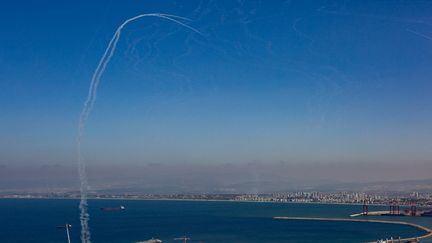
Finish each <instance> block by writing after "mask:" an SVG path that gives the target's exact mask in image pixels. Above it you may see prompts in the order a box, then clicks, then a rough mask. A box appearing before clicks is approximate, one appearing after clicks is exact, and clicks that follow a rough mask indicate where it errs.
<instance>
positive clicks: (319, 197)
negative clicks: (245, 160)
mask: <svg viewBox="0 0 432 243" xmlns="http://www.w3.org/2000/svg"><path fill="white" fill-rule="evenodd" d="M79 196H80V195H79V193H78V192H70V193H64V192H63V193H15V194H0V198H65V199H67V198H70V199H73V198H79ZM89 198H90V199H92V198H93V199H135V200H158V199H166V200H227V201H250V202H280V203H334V204H344V203H345V204H368V205H369V204H371V205H372V204H376V205H390V204H394V203H395V202H397V204H398V205H413V204H415V205H417V206H432V193H418V192H413V193H408V194H400V193H399V194H396V193H394V194H389V193H373V194H372V193H364V192H309V191H304V192H303V191H298V192H286V193H271V194H206V193H202V194H200V193H196V194H141V193H128V194H122V193H93V194H90V195H89Z"/></svg>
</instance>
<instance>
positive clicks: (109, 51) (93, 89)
mask: <svg viewBox="0 0 432 243" xmlns="http://www.w3.org/2000/svg"><path fill="white" fill-rule="evenodd" d="M144 17H158V18H162V19H167V20H169V21H172V22H174V23H177V24H179V25H181V26H183V27H186V28H188V29H190V30H192V31H194V32H196V33H199V34H201V33H200V32H199V31H198V30H196V29H195V28H193V27H191V26H189V25H187V24H185V23H183V22H181V21H182V20H183V21H184V20H189V19H187V18H183V17H180V16H176V15H170V14H161V13H147V14H140V15H137V16H135V17H132V18H130V19H127V20H126V21H124V22H123V23H122V24H121V25H120V26H119V27H118V28H117V30H116V31H115V33H114V35H113V37H112V38H111V40H110V42H109V44H108V46H107V48H106V49H105V52H104V54H103V55H102V57H101V59H100V60H99V64H98V66H97V67H96V69H95V71H94V73H93V76H92V79H91V82H90V87H89V91H88V96H87V99H86V101H85V102H84V106H83V109H82V111H81V114H80V117H79V125H78V136H77V150H78V151H77V156H78V174H79V179H80V195H81V196H80V203H79V209H80V222H81V242H83V243H90V242H91V240H90V228H89V219H90V215H89V213H88V203H87V193H88V183H87V172H86V164H85V161H84V160H83V159H82V155H81V141H82V137H83V133H84V127H85V123H86V121H87V119H88V118H89V116H90V113H91V111H92V109H93V106H94V104H95V101H96V94H97V88H98V85H99V82H100V79H101V77H102V75H103V73H104V71H105V68H106V66H107V64H108V63H109V62H110V60H111V57H112V56H113V54H114V51H115V49H116V46H117V43H118V41H119V39H120V35H121V30H122V29H123V28H124V27H125V26H126V25H127V24H128V23H130V22H132V21H135V20H138V19H140V18H144Z"/></svg>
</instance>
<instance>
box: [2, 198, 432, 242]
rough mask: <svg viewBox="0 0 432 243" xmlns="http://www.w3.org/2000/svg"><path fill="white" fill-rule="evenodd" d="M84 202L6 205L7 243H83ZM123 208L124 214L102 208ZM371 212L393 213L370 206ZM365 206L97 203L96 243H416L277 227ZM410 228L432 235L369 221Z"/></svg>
mask: <svg viewBox="0 0 432 243" xmlns="http://www.w3.org/2000/svg"><path fill="white" fill-rule="evenodd" d="M78 203H79V202H78V200H73V199H0V242H1V243H21V242H23V243H24V242H25V243H29V242H41V243H51V242H52V243H54V242H56V243H57V242H59V243H60V242H67V238H66V231H65V230H64V229H58V228H56V226H61V225H64V224H66V223H68V224H71V225H72V229H71V232H70V234H71V242H80V226H79V216H78V213H79V211H78ZM120 205H123V206H125V207H126V210H124V211H111V212H104V211H102V210H100V208H101V207H117V206H120ZM369 208H370V210H371V211H372V210H385V209H386V207H384V206H370V207H369ZM361 209H362V206H361V205H342V204H338V205H335V204H312V203H303V204H302V203H262V202H230V201H182V200H178V201H177V200H89V212H90V227H91V239H92V242H95V243H110V242H112V243H123V242H124V243H133V242H138V241H144V240H148V239H151V238H156V239H160V240H162V241H163V242H181V241H176V240H174V239H175V238H178V237H183V236H187V237H188V238H190V240H189V241H187V242H191V243H192V242H207V243H216V242H217V243H221V242H238V243H243V242H251V243H255V242H261V243H262V242H270V243H272V242H299V243H301V242H304V243H306V242H308V243H311V242H321V243H323V242H368V241H376V240H378V239H386V238H390V237H393V238H398V237H402V238H404V237H412V236H417V235H421V234H422V233H423V232H422V231H421V230H419V229H417V228H414V227H410V226H405V225H394V224H381V223H366V222H334V221H306V220H275V219H273V218H272V217H274V216H297V217H337V218H349V215H350V214H353V213H358V212H360V211H361ZM368 218H371V219H381V220H383V219H385V220H402V221H409V222H413V223H418V224H421V225H424V226H427V227H432V218H419V217H416V218H414V217H378V216H377V217H368ZM422 242H431V241H426V240H424V241H422Z"/></svg>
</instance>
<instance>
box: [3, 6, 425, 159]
mask: <svg viewBox="0 0 432 243" xmlns="http://www.w3.org/2000/svg"><path fill="white" fill-rule="evenodd" d="M151 12H161V13H168V14H175V15H180V16H183V17H187V18H190V19H191V21H187V23H188V24H189V25H191V26H193V27H194V28H196V29H198V30H199V31H201V32H202V33H203V35H202V36H201V35H198V34H196V33H194V32H192V31H190V30H188V29H186V28H183V27H181V26H179V25H176V24H174V23H172V22H169V21H166V20H162V19H157V18H146V19H141V20H139V21H136V22H134V23H132V24H130V25H128V26H127V27H126V28H125V29H124V31H123V35H122V38H121V39H120V42H119V45H118V48H117V50H116V52H115V54H114V57H113V59H112V62H111V63H110V64H109V65H108V67H107V69H106V72H105V74H104V75H103V77H102V81H101V84H100V89H99V91H98V100H97V102H96V106H95V109H94V112H93V114H92V115H91V117H90V119H89V121H88V123H87V128H86V133H85V137H84V141H85V142H84V145H83V146H84V150H85V151H84V152H85V155H84V156H85V158H86V159H87V160H88V161H89V163H94V164H101V163H110V164H141V163H183V162H184V163H186V162H187V163H216V164H217V163H279V162H284V163H296V164H302V163H304V164H314V163H327V162H331V163H346V164H353V163H354V164H358V163H366V162H367V163H374V162H385V163H414V162H421V163H425V162H428V161H430V159H431V158H432V157H431V156H432V149H431V145H432V128H431V124H432V95H431V91H432V82H431V80H432V17H431V13H432V2H430V1H149V0H141V1H138V0H124V1H83V0H76V1H46V0H41V1H20V0H14V1H12V0H10V1H3V2H2V3H1V7H0V27H1V38H0V134H1V135H0V164H1V165H3V166H11V165H38V164H40V165H42V164H60V165H69V164H74V163H75V159H76V155H75V149H76V147H75V138H76V133H77V123H78V116H79V112H80V110H81V108H82V105H83V102H84V100H85V98H86V95H87V90H88V85H89V82H90V79H91V75H92V73H93V71H94V69H95V68H96V65H97V63H98V61H99V58H100V57H101V55H102V54H103V51H104V49H105V47H106V45H107V43H108V41H109V40H110V38H111V36H112V34H113V32H114V31H115V29H116V28H117V26H118V25H119V24H121V23H122V22H123V21H124V20H126V19H127V18H129V17H132V16H135V15H138V14H141V13H151Z"/></svg>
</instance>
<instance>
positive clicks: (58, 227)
mask: <svg viewBox="0 0 432 243" xmlns="http://www.w3.org/2000/svg"><path fill="white" fill-rule="evenodd" d="M71 228H72V225H71V224H65V225H61V226H57V229H66V236H67V240H68V243H71V240H70V235H69V230H70V229H71Z"/></svg>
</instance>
